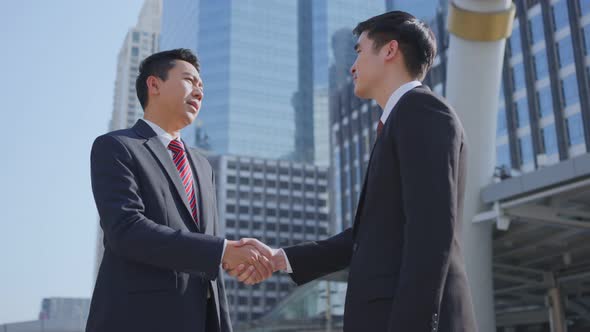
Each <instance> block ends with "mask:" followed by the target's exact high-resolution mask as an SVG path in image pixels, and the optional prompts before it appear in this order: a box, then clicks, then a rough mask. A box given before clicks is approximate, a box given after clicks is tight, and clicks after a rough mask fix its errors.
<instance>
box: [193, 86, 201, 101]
mask: <svg viewBox="0 0 590 332" xmlns="http://www.w3.org/2000/svg"><path fill="white" fill-rule="evenodd" d="M193 96H194V97H196V98H197V99H198V100H201V99H203V88H200V87H195V88H194V89H193Z"/></svg>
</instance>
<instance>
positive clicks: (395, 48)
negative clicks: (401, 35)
mask: <svg viewBox="0 0 590 332" xmlns="http://www.w3.org/2000/svg"><path fill="white" fill-rule="evenodd" d="M383 48H384V49H383V51H384V52H385V60H393V59H394V58H395V57H396V56H397V55H398V53H399V43H398V42H397V40H392V41H390V42H388V43H387V44H385V45H383Z"/></svg>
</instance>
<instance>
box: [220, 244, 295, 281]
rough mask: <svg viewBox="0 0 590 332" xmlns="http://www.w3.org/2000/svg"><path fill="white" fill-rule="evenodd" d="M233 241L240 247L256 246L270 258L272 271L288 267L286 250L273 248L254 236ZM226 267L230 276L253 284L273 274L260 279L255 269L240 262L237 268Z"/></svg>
mask: <svg viewBox="0 0 590 332" xmlns="http://www.w3.org/2000/svg"><path fill="white" fill-rule="evenodd" d="M232 242H233V243H232V245H233V246H235V247H238V248H243V247H249V246H253V247H255V248H256V249H257V250H258V252H259V253H260V254H261V255H262V256H263V257H264V258H267V259H269V260H270V263H271V265H272V272H276V271H284V270H286V269H287V261H286V258H285V256H284V252H283V251H282V250H280V249H273V248H271V247H269V246H267V245H266V244H264V243H262V242H260V241H259V240H257V239H254V238H243V239H241V240H240V241H237V242H236V241H232ZM228 247H229V244H228ZM226 250H227V249H226ZM224 269H225V270H226V271H227V273H228V274H229V275H230V276H232V277H235V278H236V279H238V281H240V282H243V283H245V284H247V285H251V284H255V283H258V282H260V281H264V280H266V279H268V278H270V276H271V275H272V273H271V274H269V275H266V276H264V277H263V278H262V280H259V279H258V277H259V276H257V275H255V274H256V273H255V272H254V270H253V269H251V268H248V267H247V266H246V265H243V264H240V265H238V266H236V267H235V268H226V267H225V266H224ZM255 280H256V281H255ZM258 280H259V281H258Z"/></svg>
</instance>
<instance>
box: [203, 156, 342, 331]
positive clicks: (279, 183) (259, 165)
mask: <svg viewBox="0 0 590 332" xmlns="http://www.w3.org/2000/svg"><path fill="white" fill-rule="evenodd" d="M209 160H210V162H211V164H212V165H213V168H214V170H215V174H216V177H215V178H216V186H217V198H218V208H219V220H220V228H221V230H222V232H221V233H222V234H224V235H225V238H226V239H228V240H239V239H240V238H243V237H255V238H257V239H259V240H260V241H262V242H264V243H266V244H267V245H269V246H271V247H273V248H278V247H284V246H289V245H293V244H296V243H299V242H303V241H314V240H319V239H323V238H326V237H327V236H328V234H331V232H332V230H331V227H330V221H329V218H328V169H327V168H326V167H321V166H314V165H309V164H303V163H297V162H293V161H285V160H276V159H262V158H256V157H243V156H231V155H213V156H210V157H209ZM225 287H226V293H227V296H228V301H229V304H230V315H231V317H232V321H233V322H234V323H239V322H246V321H250V320H253V319H257V318H259V317H261V316H262V315H263V314H265V313H267V312H268V311H269V310H270V309H272V308H273V307H274V306H275V305H276V304H277V303H278V302H279V301H280V300H281V299H283V298H285V297H286V296H287V295H289V293H290V292H291V291H292V289H293V287H294V283H293V282H292V281H291V278H290V277H289V276H288V275H286V274H275V275H273V276H272V277H271V278H270V279H268V280H266V281H264V282H263V283H261V284H258V285H254V286H246V285H243V284H241V283H239V282H237V280H235V279H233V278H231V277H229V276H228V275H226V276H225Z"/></svg>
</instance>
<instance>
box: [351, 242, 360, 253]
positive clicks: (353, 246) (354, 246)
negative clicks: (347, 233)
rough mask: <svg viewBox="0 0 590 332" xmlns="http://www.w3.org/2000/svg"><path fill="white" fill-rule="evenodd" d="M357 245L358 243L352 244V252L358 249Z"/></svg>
mask: <svg viewBox="0 0 590 332" xmlns="http://www.w3.org/2000/svg"><path fill="white" fill-rule="evenodd" d="M358 247H359V245H358V243H355V244H353V245H352V252H356V250H357V249H358Z"/></svg>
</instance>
